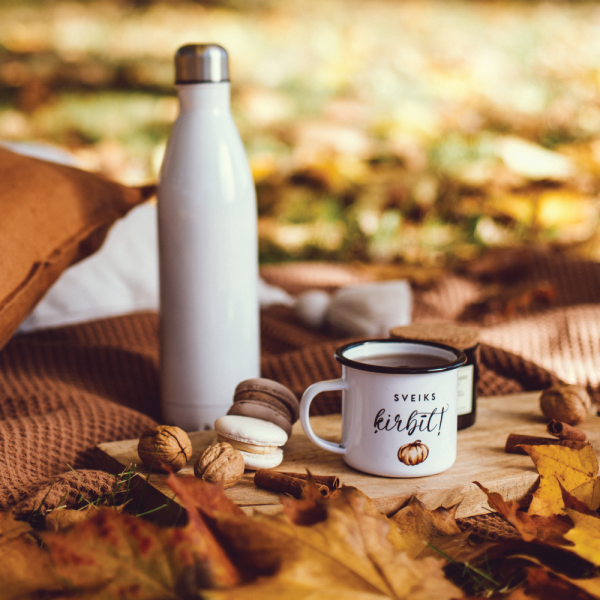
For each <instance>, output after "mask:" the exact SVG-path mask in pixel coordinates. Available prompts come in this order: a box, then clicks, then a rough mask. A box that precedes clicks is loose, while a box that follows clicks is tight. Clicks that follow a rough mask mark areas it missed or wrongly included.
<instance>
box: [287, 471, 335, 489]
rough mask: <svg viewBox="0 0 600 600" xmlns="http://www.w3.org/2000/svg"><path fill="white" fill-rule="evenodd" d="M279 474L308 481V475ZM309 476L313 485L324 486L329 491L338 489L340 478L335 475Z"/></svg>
mask: <svg viewBox="0 0 600 600" xmlns="http://www.w3.org/2000/svg"><path fill="white" fill-rule="evenodd" d="M280 473H282V474H283V475H289V476H290V477H295V478H296V479H303V480H304V481H308V473H284V472H283V471H280ZM311 475H312V478H313V479H314V480H315V483H320V484H321V485H326V486H327V487H328V488H329V489H330V490H337V489H338V488H339V487H340V478H339V477H338V476H337V475H313V474H312V473H311Z"/></svg>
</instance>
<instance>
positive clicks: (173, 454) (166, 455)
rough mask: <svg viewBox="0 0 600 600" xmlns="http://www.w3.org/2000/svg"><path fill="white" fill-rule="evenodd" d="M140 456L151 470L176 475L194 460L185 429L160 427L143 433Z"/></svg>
mask: <svg viewBox="0 0 600 600" xmlns="http://www.w3.org/2000/svg"><path fill="white" fill-rule="evenodd" d="M138 455H139V457H140V459H141V460H142V462H143V463H144V464H145V465H146V466H147V467H150V468H151V469H157V470H159V471H164V472H165V473H168V472H170V471H172V472H173V473H175V472H177V471H179V470H180V469H183V467H185V465H186V464H187V461H188V460H190V458H192V443H191V442H190V438H189V437H188V435H187V433H186V432H185V431H183V429H179V427H173V426H169V425H158V426H157V427H153V428H152V429H147V430H146V431H144V433H142V435H141V437H140V441H139V443H138Z"/></svg>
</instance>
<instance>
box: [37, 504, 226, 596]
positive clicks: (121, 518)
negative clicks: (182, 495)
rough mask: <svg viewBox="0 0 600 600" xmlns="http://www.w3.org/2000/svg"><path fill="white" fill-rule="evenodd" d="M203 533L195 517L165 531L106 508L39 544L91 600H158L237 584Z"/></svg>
mask: <svg viewBox="0 0 600 600" xmlns="http://www.w3.org/2000/svg"><path fill="white" fill-rule="evenodd" d="M207 531H208V530H207V528H206V526H203V524H202V519H201V517H200V515H199V514H198V513H197V512H196V517H195V518H191V519H190V522H189V523H188V525H187V526H186V527H176V528H170V529H164V528H160V527H158V526H156V525H154V524H152V523H149V522H147V521H145V520H143V519H140V518H137V517H134V516H131V515H126V514H121V513H118V512H117V511H115V510H113V509H106V508H105V509H100V510H99V511H98V514H97V515H95V516H93V517H92V518H91V519H88V520H86V521H83V522H81V523H79V524H77V525H74V526H73V527H71V528H69V529H68V530H66V531H64V532H59V533H48V534H45V535H44V536H43V540H44V546H45V547H46V548H48V551H49V553H50V556H51V558H52V560H53V562H54V564H55V569H56V573H57V574H58V576H59V577H60V578H61V579H62V580H63V581H64V582H65V583H66V585H68V586H69V587H76V588H78V589H80V590H82V592H87V593H88V594H90V595H91V596H93V597H94V598H107V599H109V598H111V599H112V598H119V597H125V598H129V597H132V596H134V597H136V598H161V599H162V598H179V597H181V596H184V597H185V596H186V594H189V593H196V592H197V590H198V589H201V588H209V587H218V586H225V585H234V584H235V583H237V581H238V576H237V570H236V569H235V567H233V565H231V563H230V562H229V559H228V558H227V557H226V556H225V557H224V558H223V556H224V555H223V554H219V552H218V549H220V547H218V548H216V546H215V545H213V542H214V538H211V536H210V535H209V534H208V533H207ZM214 544H216V542H214ZM40 591H41V590H40Z"/></svg>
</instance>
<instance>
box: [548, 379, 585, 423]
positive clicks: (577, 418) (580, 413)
mask: <svg viewBox="0 0 600 600" xmlns="http://www.w3.org/2000/svg"><path fill="white" fill-rule="evenodd" d="M591 407H592V402H591V400H590V397H589V395H588V393H587V392H586V391H585V389H584V388H582V387H581V386H578V385H570V384H566V383H557V384H555V385H553V386H552V387H549V388H548V389H547V390H544V391H543V392H542V395H541V396H540V408H541V409H542V413H543V414H544V416H545V417H546V418H547V419H556V420H557V421H562V422H563V423H567V424H569V425H577V423H581V422H582V421H583V420H585V418H586V417H587V416H588V413H589V412H590V409H591Z"/></svg>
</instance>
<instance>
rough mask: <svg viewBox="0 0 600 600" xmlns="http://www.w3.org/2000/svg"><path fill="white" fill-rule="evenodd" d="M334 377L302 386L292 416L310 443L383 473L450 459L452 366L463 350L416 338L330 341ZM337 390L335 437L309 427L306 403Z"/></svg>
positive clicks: (438, 465)
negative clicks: (338, 371) (338, 431)
mask: <svg viewBox="0 0 600 600" xmlns="http://www.w3.org/2000/svg"><path fill="white" fill-rule="evenodd" d="M334 356H335V359H336V360H337V361H338V362H339V363H340V364H341V365H342V377H341V378H340V379H331V380H328V381H320V382H318V383H314V384H313V385H311V386H310V387H309V388H307V390H306V391H305V392H304V395H303V397H302V401H301V405H300V420H301V422H302V427H303V428H304V431H305V433H306V435H307V437H308V438H309V439H310V440H311V441H312V442H313V443H315V444H316V445H317V446H320V447H321V448H324V449H325V450H329V451H331V452H335V453H337V454H342V455H343V458H344V461H345V462H346V463H347V464H348V465H350V466H351V467H353V468H355V469H358V470H359V471H364V472H365V473H371V474H373V475H381V476H384V477H423V476H425V475H434V474H436V473H441V472H442V471H446V470H447V469H449V468H450V467H451V466H452V465H453V464H454V461H455V460H456V438H457V431H456V421H457V389H458V368H459V367H460V366H461V365H463V364H465V362H466V360H467V359H466V357H465V355H464V353H463V352H462V351H460V350H458V349H456V348H452V347H450V346H446V345H443V344H437V343H433V342H424V341H420V340H394V339H389V338H388V339H381V340H364V341H361V342H354V343H351V344H347V345H345V346H342V347H340V348H338V349H337V350H336V352H335V355H334ZM333 390H342V440H341V443H340V444H336V443H333V442H329V441H326V440H323V439H321V438H319V437H317V436H316V435H315V433H314V432H313V430H312V428H311V426H310V421H309V409H310V404H311V402H312V401H313V399H314V398H315V396H317V394H320V393H321V392H329V391H333Z"/></svg>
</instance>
